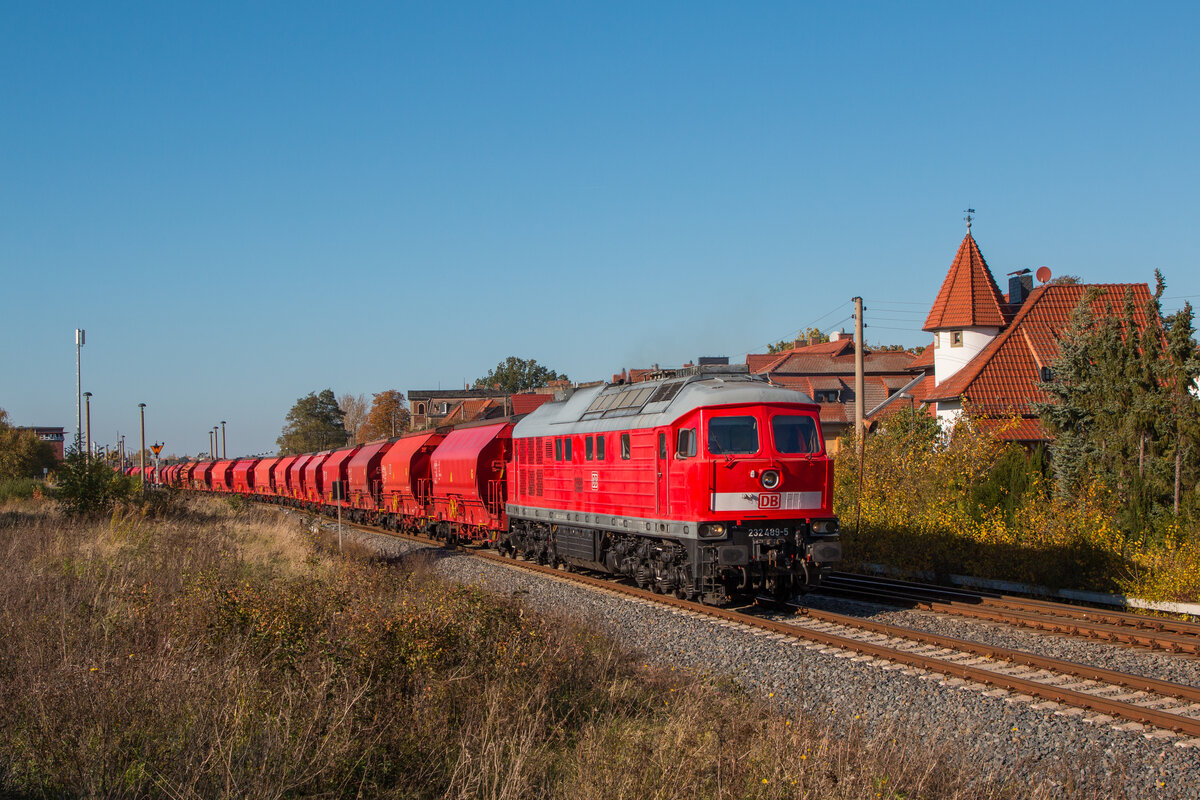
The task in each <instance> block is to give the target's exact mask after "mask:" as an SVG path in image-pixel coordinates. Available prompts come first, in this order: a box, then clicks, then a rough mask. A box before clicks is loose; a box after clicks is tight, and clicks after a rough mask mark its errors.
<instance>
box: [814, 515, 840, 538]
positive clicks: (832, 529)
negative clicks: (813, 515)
mask: <svg viewBox="0 0 1200 800" xmlns="http://www.w3.org/2000/svg"><path fill="white" fill-rule="evenodd" d="M812 532H813V533H816V534H819V535H821V536H833V535H834V534H836V533H837V532H838V521H837V520H836V519H814V520H813V524H812Z"/></svg>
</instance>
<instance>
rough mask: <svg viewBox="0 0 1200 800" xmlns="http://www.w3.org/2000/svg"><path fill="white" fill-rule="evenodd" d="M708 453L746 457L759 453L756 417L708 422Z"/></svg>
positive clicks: (718, 419)
mask: <svg viewBox="0 0 1200 800" xmlns="http://www.w3.org/2000/svg"><path fill="white" fill-rule="evenodd" d="M708 452H709V453H711V454H712V455H724V454H726V453H732V454H734V455H745V454H748V453H757V452H758V420H756V419H755V418H754V417H715V418H713V419H710V420H709V421H708Z"/></svg>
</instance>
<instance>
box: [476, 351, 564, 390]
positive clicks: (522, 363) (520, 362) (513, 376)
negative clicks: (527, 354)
mask: <svg viewBox="0 0 1200 800" xmlns="http://www.w3.org/2000/svg"><path fill="white" fill-rule="evenodd" d="M565 380H570V379H569V378H568V377H567V376H566V375H560V374H559V373H557V372H555V371H554V370H552V369H549V368H547V367H543V366H542V365H541V364H539V363H537V361H535V360H534V359H532V358H530V359H524V358H517V357H516V356H509V357H508V358H506V359H504V360H503V361H501V362H500V363H499V364H497V365H496V368H495V369H490V370H488V374H487V375H484V376H483V377H482V378H478V379H476V381H475V387H476V388H479V389H498V390H500V391H502V392H508V393H509V394H519V393H521V392H528V391H530V390H532V389H537V388H539V387H542V386H546V385H547V384H549V383H550V382H551V381H565Z"/></svg>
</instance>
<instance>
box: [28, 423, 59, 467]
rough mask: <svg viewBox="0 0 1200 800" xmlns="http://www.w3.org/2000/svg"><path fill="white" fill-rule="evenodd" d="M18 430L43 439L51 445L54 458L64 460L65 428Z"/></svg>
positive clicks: (30, 427) (31, 427) (35, 427)
mask: <svg viewBox="0 0 1200 800" xmlns="http://www.w3.org/2000/svg"><path fill="white" fill-rule="evenodd" d="M17 430H22V431H33V433H34V435H35V436H37V437H38V438H39V439H41V440H42V441H43V442H45V443H46V444H48V445H50V449H51V450H52V451H53V452H54V457H55V459H57V460H58V461H62V460H63V441H64V438H65V435H64V431H65V429H64V428H41V427H37V426H29V427H20V426H18V428H17Z"/></svg>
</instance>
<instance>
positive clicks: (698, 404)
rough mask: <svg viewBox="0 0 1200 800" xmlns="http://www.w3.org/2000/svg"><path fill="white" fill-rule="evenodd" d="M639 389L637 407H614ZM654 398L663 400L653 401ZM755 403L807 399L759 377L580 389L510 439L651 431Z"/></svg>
mask: <svg viewBox="0 0 1200 800" xmlns="http://www.w3.org/2000/svg"><path fill="white" fill-rule="evenodd" d="M644 389H650V390H651V391H650V392H649V393H648V396H647V397H646V399H644V400H643V401H642V402H641V403H640V404H637V405H634V406H630V407H625V408H622V407H620V405H621V403H622V402H628V401H630V399H631V397H632V399H633V400H636V393H637V392H638V391H640V390H644ZM660 394H661V395H662V396H665V397H664V399H661V400H659V399H655V398H656V396H660ZM622 395H623V396H624V398H623V399H622V398H621V396H622ZM757 403H809V404H811V403H812V398H810V397H809V396H808V395H806V394H804V393H803V392H797V391H794V390H792V389H785V388H783V387H782V386H776V385H774V384H772V383H768V382H767V380H766V379H765V378H763V377H761V376H757V375H744V374H743V375H719V376H718V375H711V374H700V375H693V376H690V377H686V378H682V379H680V378H669V379H666V380H657V381H644V382H641V383H634V384H628V385H626V384H604V385H598V386H589V387H587V388H586V389H580V390H578V391H576V392H575V393H574V394H573V395H571V397H569V398H568V399H566V400H563V401H558V402H553V403H545V404H543V405H542V406H541V407H539V408H537V409H536V410H534V411H533V412H531V413H530V414H529V415H528V416H526V417H525V418H524V419H522V420H521V421H520V422H518V423H517V426H516V428H515V429H514V430H513V436H518V437H526V436H561V435H564V434H568V433H596V432H602V431H626V430H632V429H638V428H657V427H659V426H662V425H669V424H670V423H672V422H674V421H675V420H677V419H679V418H680V417H682V416H683V415H685V414H687V413H688V412H690V411H693V410H695V409H697V408H702V407H708V406H725V405H747V404H757ZM589 409H590V410H589Z"/></svg>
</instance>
